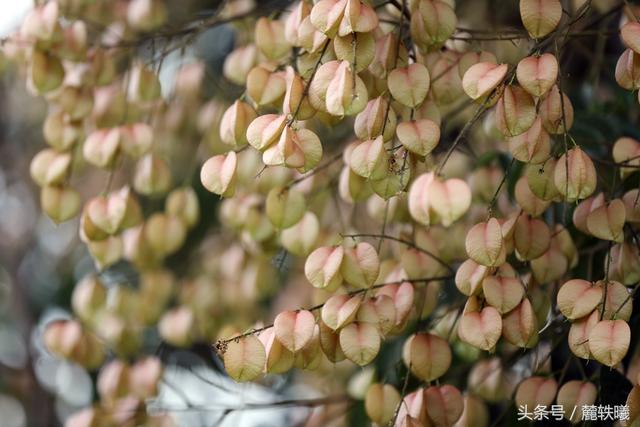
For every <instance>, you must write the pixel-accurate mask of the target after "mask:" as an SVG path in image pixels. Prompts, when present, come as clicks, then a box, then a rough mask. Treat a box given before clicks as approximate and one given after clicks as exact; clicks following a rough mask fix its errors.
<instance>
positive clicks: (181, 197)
mask: <svg viewBox="0 0 640 427" xmlns="http://www.w3.org/2000/svg"><path fill="white" fill-rule="evenodd" d="M165 212H167V214H169V215H171V216H174V217H176V218H178V219H180V220H181V221H182V222H183V223H184V225H186V226H187V228H192V227H194V226H195V225H196V224H197V223H198V220H199V219H200V204H199V202H198V196H197V195H196V192H195V191H194V190H193V188H192V187H183V188H177V189H175V190H173V191H172V192H171V193H169V196H168V197H167V200H166V201H165Z"/></svg>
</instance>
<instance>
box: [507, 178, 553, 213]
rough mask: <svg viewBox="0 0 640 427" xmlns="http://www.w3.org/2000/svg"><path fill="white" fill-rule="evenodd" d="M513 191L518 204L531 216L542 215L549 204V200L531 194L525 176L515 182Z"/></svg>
mask: <svg viewBox="0 0 640 427" xmlns="http://www.w3.org/2000/svg"><path fill="white" fill-rule="evenodd" d="M514 193H515V198H516V203H517V204H518V206H520V207H521V208H522V210H523V211H525V212H526V213H527V214H529V215H531V216H532V217H537V216H540V215H542V214H543V213H544V212H545V211H546V210H547V208H548V207H549V205H550V204H551V202H549V201H545V200H542V199H540V198H538V197H537V196H536V195H535V194H533V192H532V191H531V189H530V188H529V184H528V183H527V178H526V177H524V176H523V177H521V178H520V179H519V180H518V182H517V183H516V188H515V192H514Z"/></svg>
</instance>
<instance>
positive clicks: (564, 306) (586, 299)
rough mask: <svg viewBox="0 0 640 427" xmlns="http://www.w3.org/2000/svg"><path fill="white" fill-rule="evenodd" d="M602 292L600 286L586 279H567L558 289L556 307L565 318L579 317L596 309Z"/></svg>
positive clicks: (574, 318)
mask: <svg viewBox="0 0 640 427" xmlns="http://www.w3.org/2000/svg"><path fill="white" fill-rule="evenodd" d="M603 293H604V292H603V289H602V287H600V286H594V285H593V283H590V282H587V281H586V280H581V279H573V280H569V281H568V282H566V283H565V284H564V285H562V286H561V287H560V290H559V291H558V308H559V309H560V311H561V312H562V314H564V316H565V317H566V318H567V319H570V320H576V319H580V318H582V317H585V316H588V315H589V314H590V313H591V312H592V311H593V310H595V309H596V307H597V306H598V304H600V301H601V300H602V295H603Z"/></svg>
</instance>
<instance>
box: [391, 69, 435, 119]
mask: <svg viewBox="0 0 640 427" xmlns="http://www.w3.org/2000/svg"><path fill="white" fill-rule="evenodd" d="M387 84H388V86H389V92H391V95H393V98H394V99H395V100H396V101H398V102H399V103H401V104H402V105H405V106H407V107H409V108H415V107H417V106H419V105H420V104H422V102H423V101H424V100H425V98H426V97H427V93H428V92H429V87H430V85H431V77H430V76H429V70H428V69H427V67H425V66H424V65H422V64H419V63H414V64H411V65H409V66H408V67H406V68H396V69H395V70H393V71H391V72H390V73H389V77H388V78H387Z"/></svg>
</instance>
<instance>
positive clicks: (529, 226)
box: [513, 215, 551, 261]
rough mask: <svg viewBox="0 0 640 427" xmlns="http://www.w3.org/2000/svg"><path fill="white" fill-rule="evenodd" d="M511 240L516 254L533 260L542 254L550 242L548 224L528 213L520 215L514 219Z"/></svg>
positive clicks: (521, 257) (523, 258)
mask: <svg viewBox="0 0 640 427" xmlns="http://www.w3.org/2000/svg"><path fill="white" fill-rule="evenodd" d="M513 242H514V246H515V249H516V254H517V255H518V256H519V257H520V259H522V260H528V261H530V260H534V259H536V258H539V257H541V256H542V254H544V253H545V252H546V251H547V249H549V245H550V244H551V230H549V226H548V225H547V224H546V223H545V222H543V221H541V220H539V219H533V218H530V217H529V216H528V215H520V216H519V217H518V219H517V220H516V223H515V227H514V233H513Z"/></svg>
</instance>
